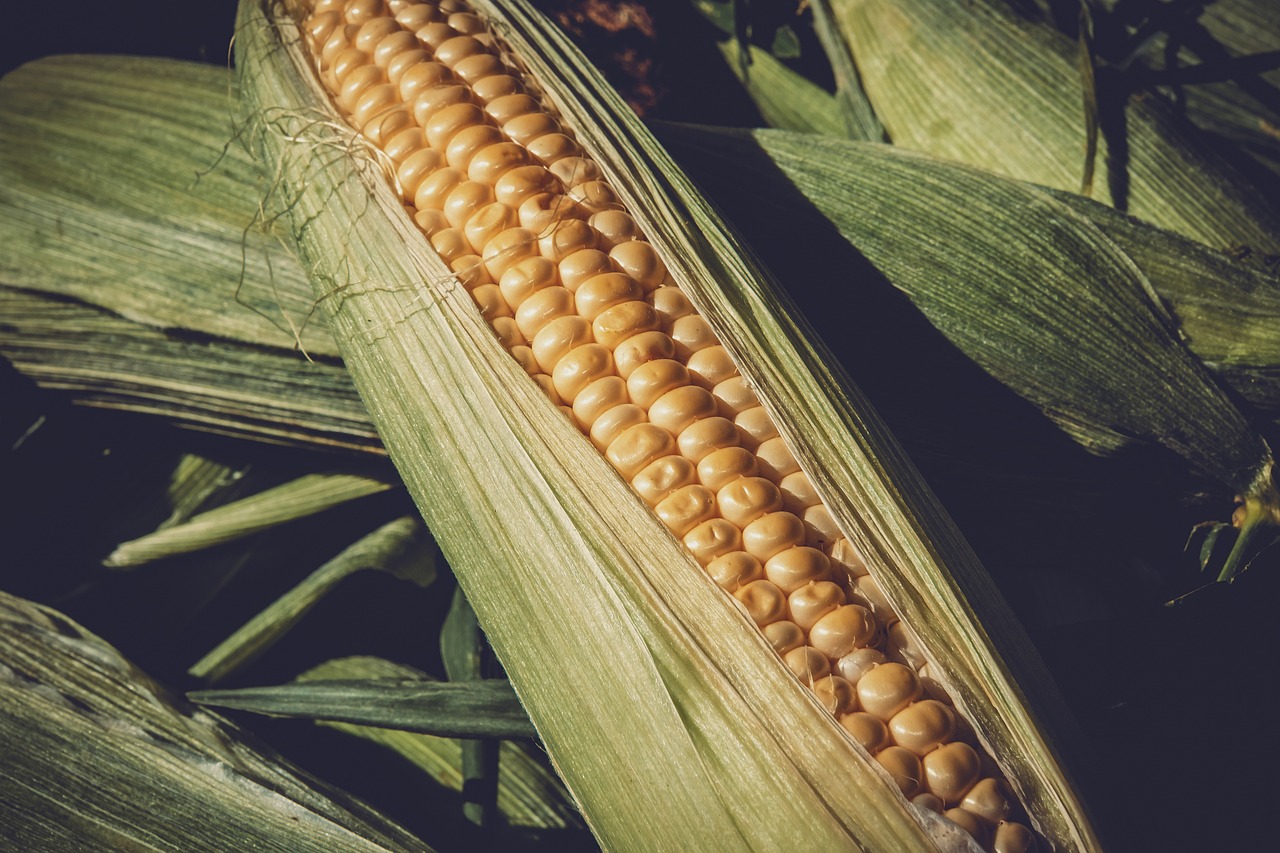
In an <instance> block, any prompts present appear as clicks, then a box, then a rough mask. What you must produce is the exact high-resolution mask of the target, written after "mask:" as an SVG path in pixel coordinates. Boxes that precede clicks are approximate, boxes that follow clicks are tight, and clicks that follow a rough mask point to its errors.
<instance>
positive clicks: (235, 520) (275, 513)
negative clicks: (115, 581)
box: [103, 473, 392, 569]
mask: <svg viewBox="0 0 1280 853" xmlns="http://www.w3.org/2000/svg"><path fill="white" fill-rule="evenodd" d="M391 487H392V486H391V484H390V483H388V482H386V481H385V480H381V479H375V478H371V477H365V476H362V475H359V474H346V473H329V474H307V475H304V476H302V477H299V478H297V479H296V480H293V481H291V482H288V483H285V484H283V485H280V486H276V487H274V488H270V489H267V490H265V491H262V492H259V493H258V494H256V495H251V496H249V497H246V498H241V499H240V500H238V501H233V502H232V503H229V504H224V505H222V506H220V507H217V508H215V509H211V510H208V511H207V512H202V513H200V514H199V515H196V516H194V517H193V518H191V519H189V520H188V521H186V522H184V523H182V524H178V525H174V526H170V527H165V528H163V529H161V530H157V531H155V532H154V533H149V534H147V535H146V536H142V537H140V538H138V539H132V540H130V541H128V542H122V543H121V544H120V545H119V546H118V547H117V548H116V549H115V550H114V551H112V552H111V554H110V555H109V556H108V557H107V558H106V559H105V560H103V565H105V566H107V567H109V568H113V569H123V568H132V567H135V566H140V565H143V564H144V563H149V562H152V561H154V560H160V559H164V558H165V557H172V556H174V555H177V554H186V553H190V552H191V551H197V550H199V549H201V548H210V547H212V546H214V545H220V544H222V543H224V542H232V541H234V540H236V539H241V538H243V537H245V536H251V535H253V534H254V533H258V532H261V531H263V530H267V529H270V528H272V527H276V526H278V525H281V524H285V523H287V522H290V521H294V520H296V519H299V518H305V517H306V516H309V515H314V514H315V513H318V512H323V511H325V510H327V509H332V508H333V507H336V506H339V505H341V504H344V503H346V502H347V501H353V500H356V499H358V498H363V497H368V496H369V495H375V494H378V493H379V492H385V491H386V490H388V489H390V488H391Z"/></svg>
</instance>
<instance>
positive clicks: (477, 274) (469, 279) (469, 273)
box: [449, 254, 511, 318]
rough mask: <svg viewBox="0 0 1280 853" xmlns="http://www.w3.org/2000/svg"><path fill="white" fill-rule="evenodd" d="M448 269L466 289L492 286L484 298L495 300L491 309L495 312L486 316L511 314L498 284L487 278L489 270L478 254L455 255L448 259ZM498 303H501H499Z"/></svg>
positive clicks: (508, 315)
mask: <svg viewBox="0 0 1280 853" xmlns="http://www.w3.org/2000/svg"><path fill="white" fill-rule="evenodd" d="M449 269H451V270H453V271H454V273H456V274H457V276H458V283H459V284H461V285H462V286H463V287H465V288H466V289H467V290H474V289H476V288H477V287H491V288H493V289H492V290H491V291H486V295H485V299H486V300H490V301H491V300H496V302H494V303H493V310H494V312H495V313H493V314H492V315H486V317H488V316H492V317H494V318H497V317H510V316H511V306H510V305H508V304H507V300H505V299H503V298H502V291H500V290H499V289H498V286H497V285H496V284H494V283H493V280H492V279H491V278H489V271H488V270H486V269H485V268H484V262H483V261H481V260H480V256H479V255H471V254H467V255H461V256H459V257H456V258H454V259H453V260H451V261H449ZM498 303H501V305H499V304H498Z"/></svg>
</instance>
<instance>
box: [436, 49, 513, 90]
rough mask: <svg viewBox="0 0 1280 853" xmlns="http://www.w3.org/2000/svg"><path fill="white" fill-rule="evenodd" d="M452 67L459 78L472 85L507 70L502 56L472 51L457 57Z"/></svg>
mask: <svg viewBox="0 0 1280 853" xmlns="http://www.w3.org/2000/svg"><path fill="white" fill-rule="evenodd" d="M438 55H439V54H437V56H438ZM446 64H448V63H446ZM452 68H453V73H454V74H455V75H456V76H457V77H458V78H459V79H462V80H466V81H467V82H468V83H471V84H473V85H474V84H475V83H478V82H479V81H480V80H482V79H484V78H485V77H496V76H499V75H503V74H505V73H506V71H507V66H506V65H505V64H504V63H503V61H502V58H501V57H500V56H498V55H497V54H494V53H473V54H472V55H471V56H467V57H464V58H462V59H459V60H458V61H457V62H455V63H454V64H453V66H452Z"/></svg>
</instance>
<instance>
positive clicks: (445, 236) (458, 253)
mask: <svg viewBox="0 0 1280 853" xmlns="http://www.w3.org/2000/svg"><path fill="white" fill-rule="evenodd" d="M431 248H433V249H435V250H436V252H437V254H439V255H440V257H442V258H444V260H445V263H448V262H449V261H452V260H454V259H456V258H460V257H462V256H463V255H467V254H470V252H471V247H470V246H468V245H467V238H466V237H464V236H463V235H462V232H461V231H459V230H458V229H456V228H446V229H444V230H443V231H437V232H436V233H435V234H434V235H432V237H431Z"/></svg>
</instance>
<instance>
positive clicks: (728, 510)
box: [692, 385, 782, 559]
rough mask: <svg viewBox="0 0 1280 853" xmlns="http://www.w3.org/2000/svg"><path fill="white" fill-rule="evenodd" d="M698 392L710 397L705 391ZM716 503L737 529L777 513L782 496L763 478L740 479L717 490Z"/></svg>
mask: <svg viewBox="0 0 1280 853" xmlns="http://www.w3.org/2000/svg"><path fill="white" fill-rule="evenodd" d="M692 387H695V388H696V387H697V386H696V385H695V386H692ZM698 390H700V391H702V392H703V393H704V394H707V395H708V396H710V394H709V393H708V392H707V391H706V390H705V389H698ZM725 449H728V448H725ZM716 501H717V503H718V504H719V505H720V514H721V515H723V516H724V517H725V518H727V519H729V520H730V521H732V522H733V523H734V524H736V525H738V526H739V527H745V526H746V525H747V524H750V523H751V522H753V521H755V520H756V519H757V518H759V517H760V516H762V515H764V514H765V513H769V512H777V511H778V510H779V509H781V508H782V495H781V493H779V492H778V487H777V486H775V485H774V484H773V483H770V482H769V481H768V480H766V479H764V478H763V477H740V478H738V479H736V480H733V481H732V482H730V483H728V484H727V485H725V486H723V487H721V488H720V489H719V491H718V492H717V494H716ZM762 559H765V558H762Z"/></svg>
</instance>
